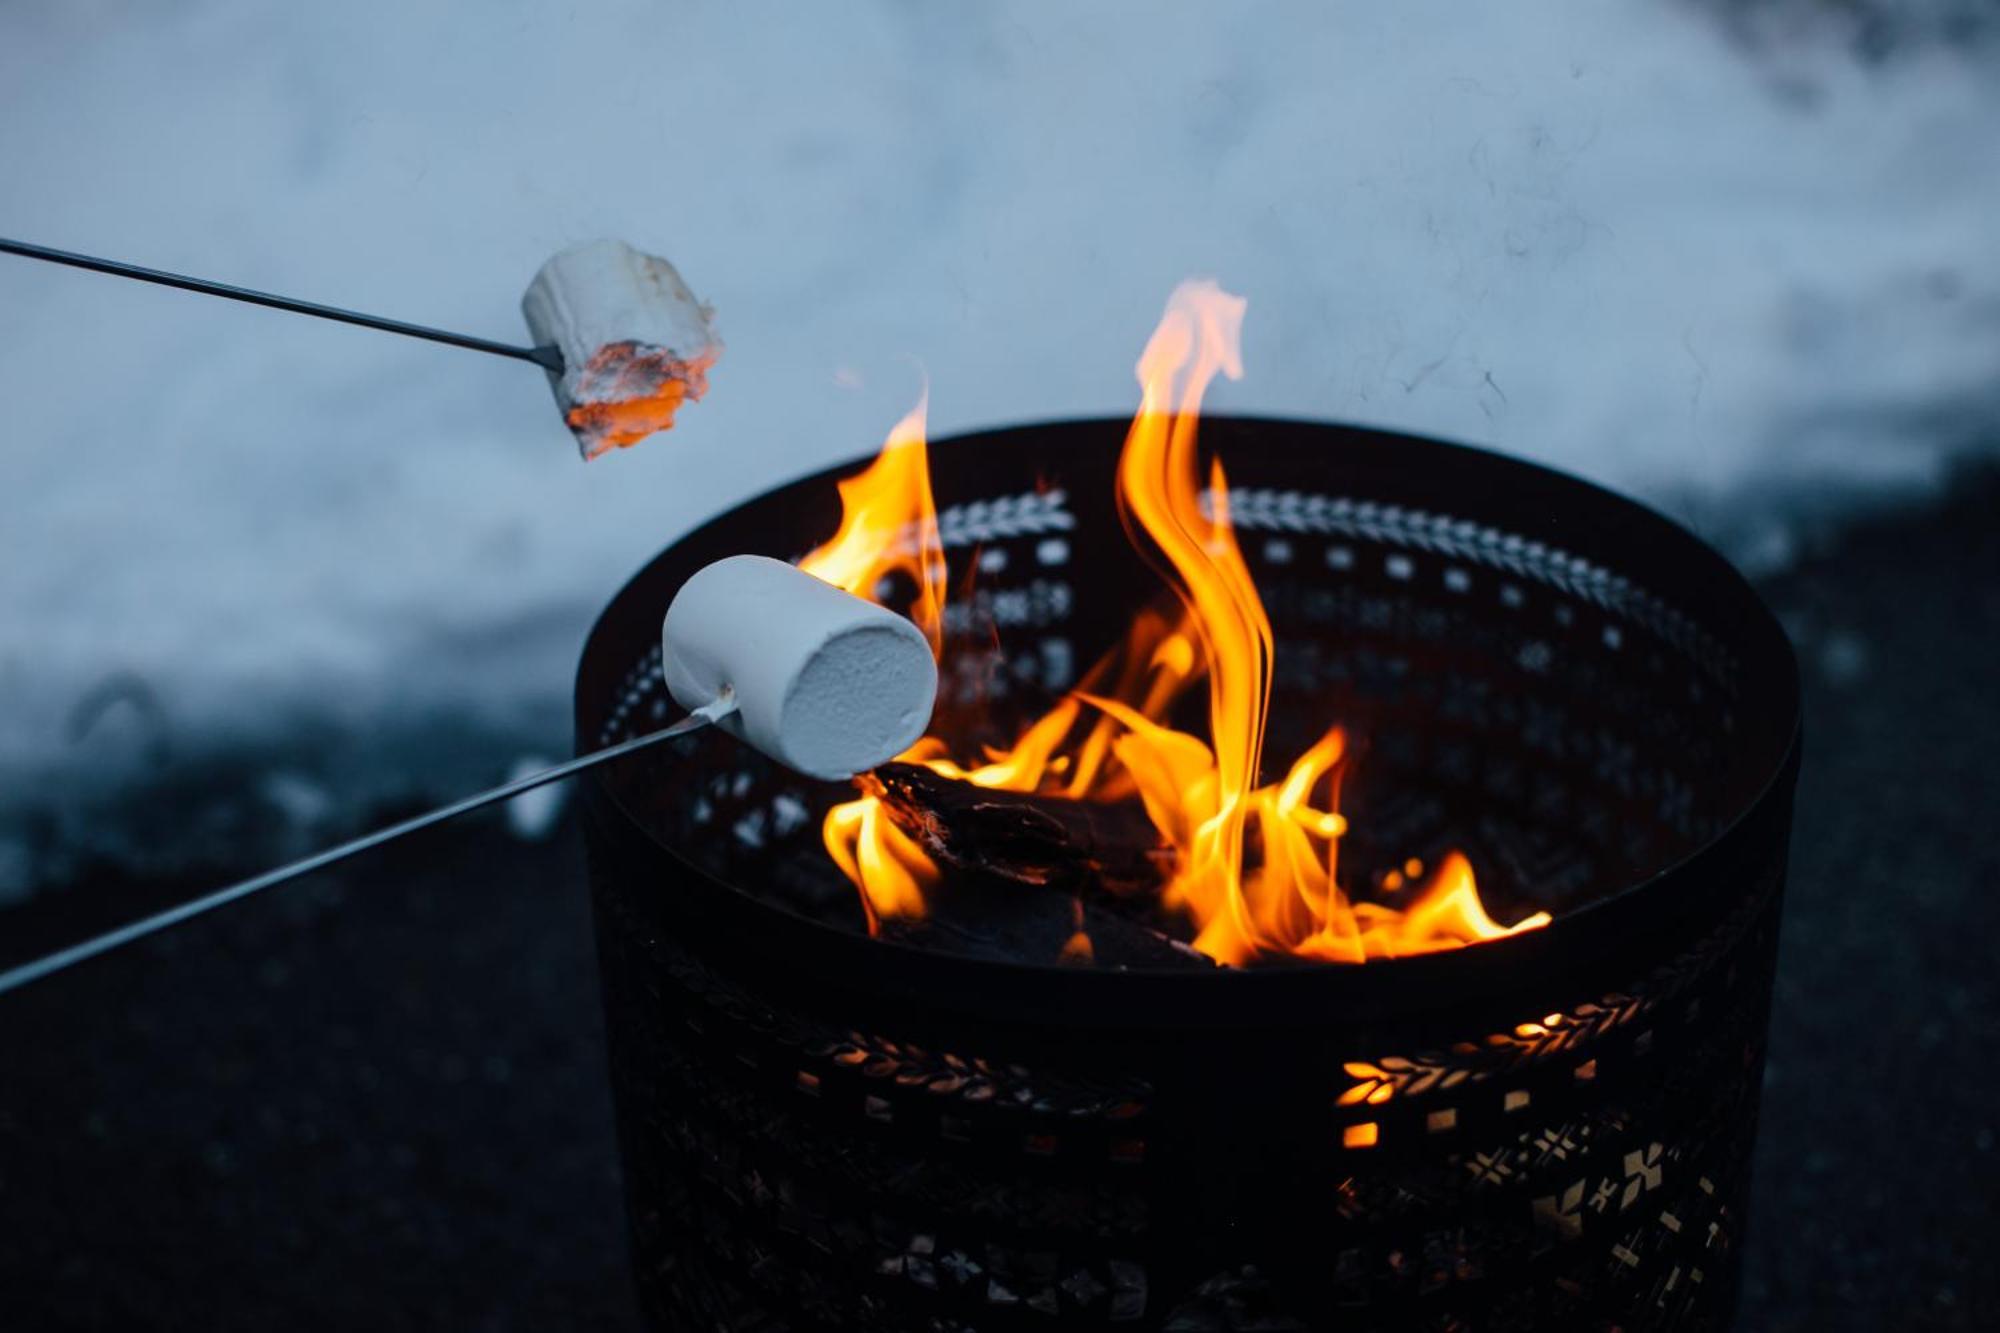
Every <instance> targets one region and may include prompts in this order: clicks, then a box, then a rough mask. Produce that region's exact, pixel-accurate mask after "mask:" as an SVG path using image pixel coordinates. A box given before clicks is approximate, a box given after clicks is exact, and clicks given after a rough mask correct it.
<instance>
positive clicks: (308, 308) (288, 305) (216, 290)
mask: <svg viewBox="0 0 2000 1333" xmlns="http://www.w3.org/2000/svg"><path fill="white" fill-rule="evenodd" d="M0 252H5V253H7V254H13V255H22V256H24V257H26V258H28V259H42V260H47V261H48V262H49V263H51V264H68V265H69V266H70V267H72V268H87V269H89V270H91V271H92V272H93V273H110V274H112V275H114V276H116V277H120V278H136V279H138V280H139V281H140V282H157V283H159V284H160V285H161V286H162V287H179V288H180V289H181V290H183V291H189V292H200V293H202V294H203V295H204V296H221V297H226V298H228V299H229V300H231V301H248V302H249V303H250V304H251V305H262V306H270V307H271V308H272V309H274V310H289V311H291V312H292V313H293V314H297V315H317V316H319V317H320V318H321V319H332V320H338V321H339V322H340V323H342V324H359V325H361V326H362V327H364V328H370V329H381V330H382V331H384V332H385V333H400V334H402V335H404V336H405V337H408V338H427V339H429V340H430V341H432V342H435V343H450V344H451V345H452V346H453V347H469V348H471V349H472V350H473V351H475V352H491V353H493V355H495V356H511V357H513V358H514V359H515V360H517V361H532V362H534V363H535V364H536V365H538V366H541V367H542V368H543V369H545V370H549V371H552V372H554V373H555V374H558V375H560V374H561V373H562V368H563V359H562V353H561V352H560V351H558V350H556V349H555V348H553V347H516V346H514V345H513V344H511V343H502V342H494V341H492V340H491V339H489V338H475V337H473V336H472V335H471V334H469V333H453V332H451V331H450V330H449V329H433V328H427V327H425V326H424V325H422V324H407V323H405V322H403V321H402V320H400V319H384V318H383V317H382V316H380V315H364V314H362V313H361V312H360V311H358V310H342V309H341V308H340V307H339V306H331V305H320V304H319V303H318V302H315V301H300V300H297V299H295V298H293V297H289V296H274V295H272V294H271V293H270V292H257V291H252V290H250V289H249V288H248V287H231V286H230V285H229V284H227V283H222V282H210V281H208V280H207V279H206V278H189V277H184V276H182V275H181V274H178V273H163V272H161V271H160V270H159V269H156V268H140V267H139V266H138V265H137V264H125V263H121V262H119V261H118V260H116V259H97V258H94V257H92V256H90V255H79V254H73V253H71V252H70V251H68V250H52V249H50V248H49V247H48V246H46V245H31V244H29V243H28V242H26V241H10V240H8V239H7V238H6V237H4V236H0Z"/></svg>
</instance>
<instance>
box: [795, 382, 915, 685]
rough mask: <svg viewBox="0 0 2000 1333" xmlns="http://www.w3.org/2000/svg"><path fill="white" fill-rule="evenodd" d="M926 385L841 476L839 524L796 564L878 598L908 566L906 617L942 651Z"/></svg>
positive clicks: (859, 593) (840, 585)
mask: <svg viewBox="0 0 2000 1333" xmlns="http://www.w3.org/2000/svg"><path fill="white" fill-rule="evenodd" d="M929 409H930V393H929V391H928V390H926V391H925V393H924V394H923V395H922V396H921V397H920V398H918V400H917V405H916V406H915V407H913V408H911V409H910V410H909V412H908V414H907V415H905V416H904V417H903V419H902V420H901V421H898V422H897V423H896V424H895V426H894V427H892V428H891V429H890V431H889V438H888V439H887V440H886V441H884V443H883V445H882V452H881V453H879V454H877V455H876V457H875V461H874V462H873V463H871V464H869V466H868V467H867V469H866V470H864V471H862V472H858V473H856V474H855V475H854V476H851V477H849V478H847V479H846V480H844V481H842V482H841V483H840V530H839V531H838V532H836V533H834V534H833V538H832V539H831V540H830V541H828V542H827V543H826V544H825V545H823V546H820V547H817V548H816V549H814V550H813V551H812V553H811V554H809V555H807V556H806V558H805V559H803V560H801V561H799V568H800V569H803V570H804V571H805V572H806V573H808V574H812V575H814V576H816V577H818V578H822V579H825V580H826V581H827V582H828V583H831V584H832V585H833V586H834V587H836V588H844V589H846V590H847V591H848V592H851V593H853V594H854V595H855V596H857V597H865V598H868V599H869V600H870V601H877V600H880V598H879V595H878V590H879V588H880V587H881V584H882V581H883V580H884V579H885V578H888V577H889V576H890V575H892V574H897V573H900V574H903V575H904V576H906V577H907V578H908V579H909V580H910V582H911V583H912V584H913V585H915V588H916V594H915V597H914V599H913V600H912V601H911V603H910V606H909V617H910V619H911V620H914V621H915V622H916V624H917V628H918V629H920V630H922V631H923V632H924V637H925V638H927V639H929V640H930V642H931V653H932V655H933V656H937V655H941V654H942V653H943V651H944V576H945V566H944V547H943V545H942V544H941V543H940V542H939V540H938V523H937V504H936V503H935V502H934V501H933V500H932V499H931V464H930V450H929V447H928V445H927V443H926V442H925V438H924V423H925V416H926V414H927V412H928V411H929Z"/></svg>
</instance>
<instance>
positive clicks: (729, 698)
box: [0, 692, 736, 995]
mask: <svg viewBox="0 0 2000 1333" xmlns="http://www.w3.org/2000/svg"><path fill="white" fill-rule="evenodd" d="M735 708H736V698H735V696H734V695H733V694H731V693H727V692H725V693H724V694H723V696H722V697H721V698H719V699H717V700H716V701H715V702H713V703H711V704H708V705H707V706H705V707H703V708H698V709H696V710H695V711H694V712H692V713H689V714H688V715H687V716H686V717H684V718H682V719H681V720H680V721H678V722H676V723H674V724H673V725H672V726H669V727H662V728H661V729H660V730H658V731H650V732H647V733H646V734H645V735H643V736H634V737H633V738H632V739H631V740H629V741H620V742H619V743H618V744H616V745H611V746H606V747H605V748H604V749H602V750H594V751H592V752H591V753H589V754H586V755H579V756H578V757H577V758H575V759H572V760H570V761H569V762H567V763H563V764H557V765H556V766H555V767H554V768H547V769H543V770H542V771H541V772H539V773H530V774H528V775H527V776H526V777H522V778H516V779H515V780H514V781H512V782H507V783H503V784H501V785H500V786H498V787H494V788H492V789H490V790H488V791H483V792H480V793H479V794H478V795H476V796H468V797H466V798H465V799H464V800H461V801H454V802H452V803H451V804H450V805H445V806H440V807H438V808H437V809H435V810H432V811H430V812H428V813H426V814H421V815H418V816H416V817H415V818H413V819H406V820H404V821H403V822H402V823H400V824H391V825H390V826H389V827H388V828H385V829H377V830H376V831H375V832H373V833H369V834H365V835H363V836H362V837H359V838H356V839H354V840H353V841H352V842H344V843H341V844H340V845H339V846H338V847H329V848H328V849H327V850H325V851H323V852H315V853H314V854H313V855H311V856H308V857H305V858H304V859H302V860H298V861H294V862H292V863H291V864H290V865H284V866H279V867H278V868H277V869H276V870H267V871H265V872H264V873H263V874H261V875H256V876H253V877H252V878H250V879H246V880H243V881H241V882H239V883H236V884H231V885H230V886H229V887H227V888H223V889H217V890H216V891H215V892H213V893H210V894H206V895H204V896H202V897H200V898H196V899H194V900H193V901H191V902H185V903H182V904H181V905H180V906H178V907H170V908H168V909H167V910H166V911H164V912H158V913H155V914H154V915H152V916H149V917H143V918H141V919H140V920H138V921H133V922H130V923H128V924H126V925H123V926H120V927H118V928H117V929H116V930H110V931H106V932H105V933H104V934H102V935H98V936H95V937H93V938H91V939H87V940H85V941H83V942H82V943H81V944H73V945H71V946H70V947H69V948H67V949H61V950H58V951H57V952H55V953H52V954H48V955H46V956H45V957H42V958H37V959H35V960H33V961H32V962H27V963H23V964H21V965H20V966H19V967H15V968H10V969H8V970H7V971H5V972H0V995H5V994H6V993H7V992H8V991H11V990H16V989H19V988H20V987H22V986H26V985H28V984H29V983H31V982H35V981H40V980H41V979H42V978H43V977H46V976H50V975H52V974H54V973H57V972H61V971H63V970H64V969H65V968H69V967H74V966H75V965H76V964H78V963H81V962H85V961H87V960H89V959H92V958H95V957H97V956H98V955H99V954H105V953H109V952H111V951H112V950H113V949H116V948H119V947H121V946H123V945H126V944H130V943H132V942H133V941H135V940H142V939H144V938H146V937H147V936H148V935H155V934H158V933H159V932H160V931H163V930H166V929H168V928H169V927H172V926H178V925H179V924H181V923H182V922H183V921H189V920H192V919H193V918H195V917H198V916H201V915H203V914H205V913H208V912H212V911H214V910H215V909H216V908H218V907H226V906H228V905H229V904H230V903H233V902H236V901H238V900H240V899H243V898H248V897H250V896H251V895H252V894H255V893H262V892H263V891H264V890H265V889H269V888H275V887H276V886H277V885H280V884H284V883H287V882H289V881H291V880H294V879H297V878H298V877H299V876H301V875H305V874H309V873H311V872H312V871H315V870H320V869H323V868H324V867H326V866H330V865H333V864H334V863H335V862H337V861H345V860H346V859H347V858H348V857H350V856H355V855H358V854H359V853H361V852H365V851H368V850H370V849H372V848H375V847H380V846H382V845H383V844H384V843H389V842H394V841H395V840H396V839H398V838H402V837H406V836H408V835H409V834H412V833H415V832H418V831H419V830H421V829H427V828H430V827H431V826H432V825H434V824H442V823H444V822H445V821H446V820H450V819H456V818H458V816H460V815H463V814H469V813H471V812H472V811H474V810H478V809H481V808H482V807H484V806H489V805H493V804H495V803H496V802H499V801H504V800H507V799H509V798H511V797H515V796H519V795H520V794H521V793H522V792H526V791H533V790H534V789H535V788H537V787H541V786H546V785H547V784H549V783H551V782H559V781H561V780H562V779H563V778H567V777H574V776H575V775H576V774H578V773H582V772H584V771H585V770H587V769H591V768H595V767H597V766H598V765H599V764H603V763H608V762H609V761H611V760H613V759H617V758H621V757H622V756H624V755H628V754H633V753H636V752H637V751H640V750H644V749H646V748H648V747H650V746H654V745H658V744H659V743H660V742H661V741H667V740H672V739H673V738H674V737H676V736H685V735H687V734H689V733H690V732H694V731H699V730H701V728H703V727H705V726H707V725H708V724H709V723H711V722H715V721H718V720H720V719H722V718H724V717H727V716H728V715H729V714H730V713H731V712H733V711H735Z"/></svg>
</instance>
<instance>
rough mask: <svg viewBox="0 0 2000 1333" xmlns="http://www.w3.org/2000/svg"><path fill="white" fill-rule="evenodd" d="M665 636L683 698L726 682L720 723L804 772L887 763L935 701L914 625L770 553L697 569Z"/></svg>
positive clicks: (846, 773)
mask: <svg viewBox="0 0 2000 1333" xmlns="http://www.w3.org/2000/svg"><path fill="white" fill-rule="evenodd" d="M660 639H661V649H662V654H663V656H662V662H661V665H662V669H663V671H664V673H665V675H666V681H667V689H668V690H669V691H670V692H671V693H672V694H673V696H674V698H675V699H676V700H677V701H679V703H680V704H681V706H682V707H684V708H698V707H700V706H701V705H703V704H707V703H709V702H711V701H712V700H714V699H716V698H717V697H718V696H720V694H721V693H722V691H723V690H724V689H725V688H733V689H734V690H735V692H736V712H734V713H732V714H730V715H729V716H728V717H725V718H723V719H722V720H721V721H720V722H719V723H718V725H720V726H721V727H723V728H724V729H725V730H728V731H731V732H733V733H735V735H736V736H738V737H739V738H741V739H742V740H745V741H748V742H749V743H750V744H752V745H754V746H756V747H757V748H758V749H760V750H762V751H763V752H764V753H765V754H768V755H770V756H771V757H772V758H773V759H776V760H777V761H778V762H779V763H781V764H784V765H786V766H788V767H790V768H794V769H797V770H798V771H799V772H801V773H804V774H806V775H808V776H810V777H816V778H828V779H841V778H849V777H852V776H854V775H855V774H856V773H865V772H867V771H868V770H869V769H872V768H875V767H876V766H878V765H880V764H885V763H887V762H888V761H889V760H891V759H893V758H895V757H896V756H897V755H899V754H901V753H902V752H903V751H904V750H906V749H908V748H909V747H910V746H911V745H912V744H914V743H915V742H916V741H917V739H918V738H919V737H921V736H922V735H923V734H924V730H925V728H926V727H928V726H929V725H930V719H931V707H932V705H933V704H934V703H935V702H936V701H937V663H936V662H935V661H933V660H932V658H931V649H930V644H929V643H928V642H927V641H926V640H925V638H924V636H923V632H922V631H921V630H919V629H918V628H917V627H916V626H915V625H913V624H911V623H910V622H909V621H908V620H906V619H904V618H903V617H902V616H899V615H897V614H896V613H895V612H893V611H888V610H884V609H883V608H882V607H879V606H876V605H874V604H873V603H871V602H864V601H862V600H861V599H860V598H859V597H856V596H854V595H853V594H852V593H848V592H843V591H842V590H840V589H839V588H836V587H834V586H833V585H832V584H830V583H826V582H824V581H822V580H820V579H817V578H815V577H813V576H812V575H811V574H808V573H806V572H805V571H803V570H801V569H797V568H795V567H793V566H791V565H788V564H786V563H785V562H784V561H782V560H773V559H770V558H769V557H767V556H761V555H734V556H730V557H728V558H727V559H724V560H718V561H716V562H715V563H714V564H712V565H709V566H707V567H706V568H704V569H702V570H700V571H698V572H697V573H696V574H695V575H694V577H693V578H690V579H689V580H688V581H687V582H686V583H684V584H682V585H681V590H680V591H679V592H678V593H676V594H675V595H674V600H673V604H672V605H671V606H669V607H668V608H667V617H666V622H665V624H664V625H662V627H661V632H660Z"/></svg>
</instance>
